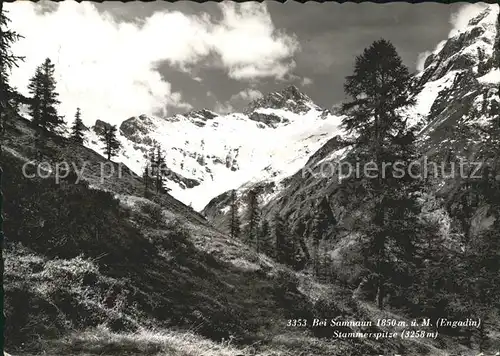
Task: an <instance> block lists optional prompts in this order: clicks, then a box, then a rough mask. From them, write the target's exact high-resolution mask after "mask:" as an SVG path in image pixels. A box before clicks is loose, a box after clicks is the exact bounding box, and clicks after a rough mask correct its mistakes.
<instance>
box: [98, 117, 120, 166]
mask: <svg viewBox="0 0 500 356" xmlns="http://www.w3.org/2000/svg"><path fill="white" fill-rule="evenodd" d="M116 132H117V129H116V126H115V125H109V126H105V127H104V129H103V130H102V132H101V135H100V136H101V137H100V138H99V139H100V140H101V142H102V143H103V144H104V147H103V150H104V154H105V155H106V156H107V158H108V160H111V157H115V156H117V155H118V151H119V150H120V148H121V144H120V141H118V138H117V137H116Z"/></svg>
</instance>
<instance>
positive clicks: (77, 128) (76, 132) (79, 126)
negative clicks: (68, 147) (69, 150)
mask: <svg viewBox="0 0 500 356" xmlns="http://www.w3.org/2000/svg"><path fill="white" fill-rule="evenodd" d="M85 130H86V128H85V125H84V124H83V121H82V117H81V111H80V108H77V109H76V114H75V121H74V122H73V125H72V126H71V136H70V138H71V140H72V141H73V142H75V143H77V144H80V145H81V144H83V142H84V133H83V132H84V131H85Z"/></svg>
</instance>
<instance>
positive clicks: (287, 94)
mask: <svg viewBox="0 0 500 356" xmlns="http://www.w3.org/2000/svg"><path fill="white" fill-rule="evenodd" d="M260 108H262V109H284V110H288V111H291V112H294V113H304V112H307V111H309V110H311V109H319V107H318V106H317V105H316V104H314V103H313V101H312V100H311V98H309V96H307V95H306V94H304V93H302V92H301V91H300V90H299V89H298V88H297V87H296V86H295V85H289V86H287V87H285V88H283V89H282V90H280V91H275V92H271V93H269V94H266V95H264V96H263V97H262V98H259V99H256V100H254V101H252V102H251V103H250V104H248V106H247V107H246V108H245V109H244V110H243V113H245V114H251V113H252V112H254V111H255V110H256V109H260Z"/></svg>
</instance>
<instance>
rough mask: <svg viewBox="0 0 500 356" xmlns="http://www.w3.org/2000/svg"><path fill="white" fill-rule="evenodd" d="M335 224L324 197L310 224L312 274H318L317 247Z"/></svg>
mask: <svg viewBox="0 0 500 356" xmlns="http://www.w3.org/2000/svg"><path fill="white" fill-rule="evenodd" d="M334 224H336V221H335V219H334V217H333V214H332V212H331V209H330V205H329V203H328V200H327V199H326V197H323V198H322V199H321V201H320V203H319V204H318V207H317V209H316V212H315V215H314V218H313V224H312V233H313V236H312V241H313V272H314V274H317V272H318V261H319V258H320V256H319V245H320V243H321V241H322V240H323V239H324V238H325V237H326V233H327V230H328V228H329V226H331V225H334Z"/></svg>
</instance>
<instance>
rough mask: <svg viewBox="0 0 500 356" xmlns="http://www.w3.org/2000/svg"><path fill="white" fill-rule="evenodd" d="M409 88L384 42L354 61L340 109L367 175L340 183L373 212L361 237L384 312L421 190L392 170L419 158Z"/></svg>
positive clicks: (408, 246)
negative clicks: (352, 189) (407, 111)
mask: <svg viewBox="0 0 500 356" xmlns="http://www.w3.org/2000/svg"><path fill="white" fill-rule="evenodd" d="M411 88H412V86H411V75H410V73H409V71H408V68H407V67H405V66H404V65H403V63H402V60H401V57H400V56H399V55H398V53H397V51H396V49H395V47H394V46H393V45H392V44H391V43H390V42H388V41H386V40H383V39H382V40H378V41H375V42H374V43H373V44H372V45H371V46H369V47H368V48H366V49H365V50H364V51H363V53H362V54H361V55H359V56H357V57H356V59H355V64H354V73H353V74H352V75H350V76H348V77H347V78H346V82H345V84H344V90H345V93H346V94H347V95H348V96H349V97H350V98H351V101H349V102H346V103H344V104H343V105H342V112H343V114H345V115H346V116H345V118H344V119H343V122H342V124H343V127H344V129H346V131H348V132H350V133H353V134H354V136H355V139H354V142H353V149H354V152H355V153H356V155H357V158H358V159H359V161H360V163H361V166H363V167H365V168H366V169H364V171H363V174H362V175H356V176H355V177H353V176H350V177H347V179H345V180H343V182H342V183H343V185H344V186H349V185H356V186H357V188H356V189H355V191H357V192H358V193H359V194H360V197H362V199H366V204H364V205H365V206H364V209H367V210H368V212H369V213H368V214H367V216H368V218H367V219H368V220H369V222H368V223H367V224H366V228H365V229H364V231H362V235H363V236H364V237H365V239H364V241H363V251H364V253H363V254H364V257H365V267H366V269H367V270H368V271H369V274H370V278H371V279H372V280H373V281H374V285H375V286H376V287H375V288H376V303H377V305H378V307H379V308H381V309H382V308H383V303H384V302H383V300H384V296H385V295H386V289H387V287H388V285H390V284H392V283H390V282H391V281H390V280H391V278H392V274H393V273H394V268H393V267H394V266H392V265H391V261H393V260H394V259H396V257H395V256H391V254H393V253H395V251H398V250H399V251H401V253H402V254H404V255H405V256H407V255H408V254H409V251H411V249H412V247H413V245H412V242H411V241H412V239H413V237H412V234H413V233H412V234H410V235H405V233H406V232H408V229H406V228H405V227H406V224H404V223H401V222H402V221H406V222H408V221H411V220H412V219H413V218H414V217H415V214H416V213H417V210H418V207H417V206H416V204H415V201H414V198H413V195H412V193H411V192H415V191H416V190H417V189H418V188H417V184H415V182H416V181H415V180H414V179H412V177H414V175H412V174H409V173H410V172H409V171H408V170H404V169H398V170H397V171H395V170H393V168H394V167H395V164H396V163H398V164H399V165H402V166H404V167H405V168H406V166H405V165H407V164H408V162H409V161H411V160H412V159H414V158H415V157H416V150H415V145H414V143H415V134H416V133H415V128H413V127H411V126H410V125H409V124H408V120H407V117H406V115H405V109H406V108H408V107H411V106H412V105H414V103H415V100H414V95H413V92H412V89H411ZM369 166H370V167H371V168H370V172H368V171H367V169H368V167H369ZM400 168H401V167H400ZM374 170H376V173H375V175H374V174H373V171H374ZM401 172H402V174H401ZM364 173H366V174H364ZM389 245H391V249H390V250H389V248H388V247H389ZM396 246H397V247H396Z"/></svg>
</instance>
